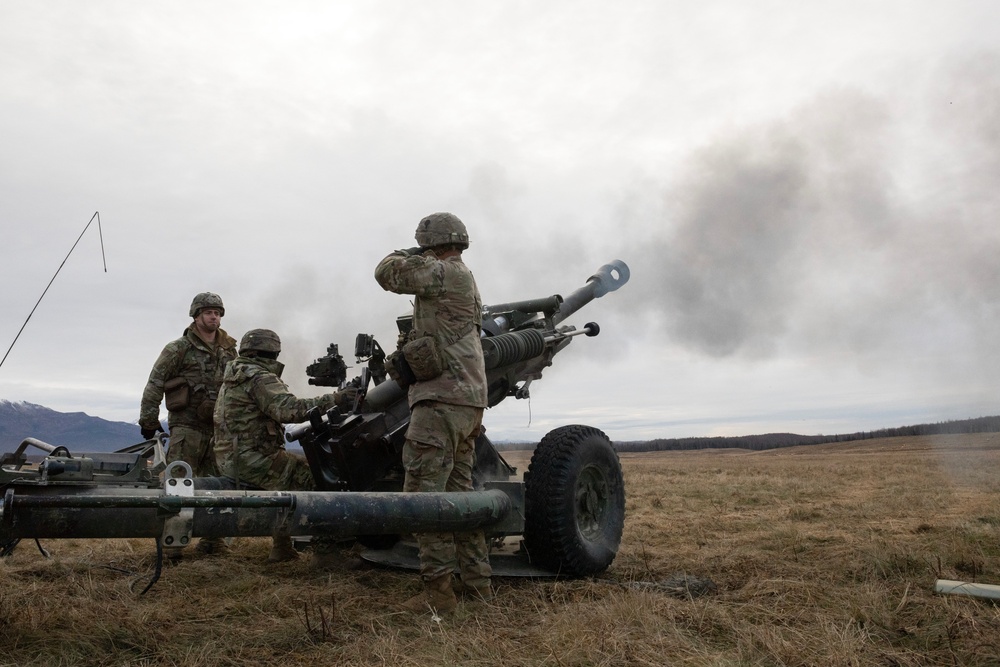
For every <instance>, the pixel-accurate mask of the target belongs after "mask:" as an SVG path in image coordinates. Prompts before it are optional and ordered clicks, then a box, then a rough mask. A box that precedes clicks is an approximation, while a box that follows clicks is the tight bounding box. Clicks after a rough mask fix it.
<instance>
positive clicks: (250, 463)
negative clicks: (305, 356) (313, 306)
mask: <svg viewBox="0 0 1000 667" xmlns="http://www.w3.org/2000/svg"><path fill="white" fill-rule="evenodd" d="M280 352H281V340H280V339H279V338H278V334H276V333H274V332H273V331H271V330H269V329H254V330H252V331H248V332H247V333H246V335H245V336H243V340H241V341H240V356H239V357H237V358H236V360H235V361H233V362H232V363H231V364H229V366H227V367H226V374H225V377H224V379H223V383H222V388H221V389H220V390H219V400H218V401H216V404H215V460H216V463H217V464H218V467H219V472H220V474H222V475H223V476H224V477H228V478H230V479H232V480H233V481H235V482H236V484H237V485H238V486H242V487H248V488H256V489H268V490H272V491H312V490H315V488H316V486H315V482H314V481H313V477H312V473H311V472H310V471H309V464H308V463H307V462H306V459H305V458H304V457H303V456H300V455H298V454H293V453H291V452H288V451H287V450H285V438H284V427H283V424H286V423H294V422H301V421H305V420H306V419H307V416H306V413H307V412H309V410H311V409H312V408H314V407H319V408H321V409H323V410H327V409H329V408H331V407H332V406H334V405H343V404H345V403H347V402H349V401H353V400H354V396H355V395H356V391H357V390H354V393H352V392H351V391H350V390H342V391H337V392H334V393H331V394H325V395H323V396H318V397H316V398H296V397H295V396H294V395H293V394H292V393H290V392H289V391H288V385H286V384H285V383H284V382H282V381H281V372H282V370H284V364H282V363H281V362H279V361H278V353H280ZM313 543H314V545H315V549H314V551H313V562H312V563H311V565H312V566H313V567H315V568H321V569H325V568H327V567H331V566H333V565H334V564H335V562H336V552H335V550H334V548H333V543H332V541H330V540H327V539H323V538H315V539H314V540H313ZM295 558H298V554H297V553H296V551H295V549H294V548H292V541H291V537H290V536H289V535H287V534H284V535H275V536H274V545H273V547H272V549H271V553H270V554H269V555H268V561H269V562H272V563H278V562H281V561H286V560H292V559H295Z"/></svg>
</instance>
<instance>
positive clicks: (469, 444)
mask: <svg viewBox="0 0 1000 667" xmlns="http://www.w3.org/2000/svg"><path fill="white" fill-rule="evenodd" d="M416 240H417V243H418V244H419V247H418V248H411V249H409V250H397V251H396V252H393V253H392V254H390V255H388V256H387V257H386V258H385V259H383V260H382V261H381V262H379V264H378V266H377V267H376V269H375V279H376V280H377V281H378V283H379V285H381V286H382V288H383V289H385V290H387V291H390V292H395V293H397V294H410V295H414V297H415V299H414V302H413V339H415V340H416V339H419V341H420V342H421V343H423V345H424V349H426V348H433V349H436V353H432V354H427V355H423V354H421V357H426V358H428V359H433V358H437V359H439V360H440V364H433V363H430V364H425V363H422V362H423V360H424V359H422V358H421V359H418V358H414V359H411V358H410V352H409V351H410V350H414V348H413V347H411V346H409V345H408V346H407V351H406V353H405V354H406V358H407V361H408V362H409V364H410V366H411V367H412V368H413V369H414V371H415V372H416V371H417V369H420V372H419V374H417V376H416V382H414V383H413V384H411V385H410V387H409V390H408V391H409V393H408V400H409V405H410V425H409V428H408V429H407V431H406V443H405V445H404V448H403V465H404V467H405V468H406V479H405V481H404V484H403V490H404V491H411V492H413V491H471V490H472V488H473V485H472V467H473V462H474V461H473V459H474V456H475V442H476V438H477V437H478V436H479V433H480V431H481V426H482V419H483V409H484V408H485V407H486V405H487V384H486V369H485V365H484V363H483V348H482V344H481V343H480V340H479V337H480V330H481V328H482V311H483V304H482V300H481V299H480V296H479V289H478V287H477V286H476V280H475V278H474V277H473V275H472V272H471V271H470V270H469V268H468V267H467V266H466V265H465V263H464V262H463V261H462V251H464V250H465V249H467V248H468V247H469V234H468V232H467V231H466V228H465V224H464V223H463V222H462V221H461V220H460V219H459V218H458V217H457V216H455V215H454V214H452V213H433V214H431V215H429V216H427V217H425V218H424V219H422V220H421V221H420V223H419V224H418V225H417V231H416ZM415 354H417V353H415ZM416 538H417V543H418V545H419V547H420V576H421V580H422V581H423V584H424V591H423V592H422V593H421V594H419V595H417V596H415V597H413V598H411V599H410V600H407V601H406V602H405V603H403V607H404V609H407V610H409V611H414V612H423V611H426V610H427V606H428V604H430V606H431V607H433V608H434V609H435V610H437V611H438V612H449V611H452V610H453V609H455V607H456V606H457V604H458V601H457V598H456V596H455V589H454V588H453V581H452V579H453V577H452V572H453V571H454V570H455V568H456V566H457V567H458V569H459V573H460V581H459V582H458V585H459V592H461V593H463V594H467V595H471V596H473V597H476V598H479V599H491V598H492V597H493V593H492V590H491V587H490V577H491V574H492V571H491V568H490V563H489V554H488V552H487V549H486V540H485V538H484V536H483V532H482V531H481V530H480V531H474V532H470V533H455V534H454V535H451V534H437V533H434V534H426V535H417V536H416Z"/></svg>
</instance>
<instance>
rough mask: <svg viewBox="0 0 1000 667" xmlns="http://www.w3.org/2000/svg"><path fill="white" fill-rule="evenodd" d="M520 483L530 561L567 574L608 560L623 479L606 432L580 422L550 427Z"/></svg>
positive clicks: (620, 518) (616, 534) (615, 540)
mask: <svg viewBox="0 0 1000 667" xmlns="http://www.w3.org/2000/svg"><path fill="white" fill-rule="evenodd" d="M524 486H525V489H524V496H525V524H524V546H525V549H526V551H527V552H528V557H529V559H530V560H531V562H532V564H534V565H538V566H540V567H543V568H545V569H548V570H552V571H553V572H556V573H558V574H561V575H565V576H571V577H580V576H586V575H591V574H597V573H599V572H603V571H604V570H606V569H607V568H608V566H610V565H611V561H613V560H614V558H615V555H616V554H617V553H618V546H619V544H621V538H622V528H623V527H624V525H625V482H624V479H623V478H622V468H621V463H620V462H619V461H618V454H617V452H615V448H614V446H613V445H612V444H611V441H610V440H609V439H608V436H606V435H604V433H602V432H601V431H599V430H598V429H596V428H592V427H590V426H580V425H574V426H563V427H561V428H557V429H555V430H553V431H551V432H549V433H548V435H546V436H545V437H544V438H542V441H541V442H540V443H538V447H536V448H535V453H534V454H533V455H532V457H531V463H530V464H529V465H528V471H527V473H525V476H524Z"/></svg>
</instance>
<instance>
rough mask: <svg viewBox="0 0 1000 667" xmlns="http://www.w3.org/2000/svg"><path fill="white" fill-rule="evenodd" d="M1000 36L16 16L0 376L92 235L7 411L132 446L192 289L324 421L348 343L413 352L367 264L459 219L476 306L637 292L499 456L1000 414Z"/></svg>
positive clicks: (680, 13)
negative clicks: (581, 290) (584, 428)
mask: <svg viewBox="0 0 1000 667" xmlns="http://www.w3.org/2000/svg"><path fill="white" fill-rule="evenodd" d="M998 26H1000V3H998V2H995V1H993V0H983V1H980V2H972V1H961V0H952V1H951V2H947V3H945V2H939V1H933V2H932V1H926V0H924V1H922V0H905V1H888V0H886V1H875V2H873V1H871V0H865V1H840V2H791V1H781V2H778V1H766V0H758V1H757V2H753V3H745V2H735V1H732V2H719V1H715V2H713V1H707V2H706V1H701V2H697V3H696V2H669V1H653V0H646V1H644V2H636V1H629V0H618V1H616V2H614V3H611V2H583V1H579V0H574V1H572V2H570V1H563V0H547V1H546V2H544V3H540V2H527V1H516V2H489V3H487V2H475V1H471V2H470V1H469V0H461V1H459V0H454V1H451V0H448V1H440V0H423V1H422V2H419V3H417V2H410V1H408V0H395V1H371V2H346V1H345V2H328V1H324V2H255V1H252V0H242V1H240V2H189V1H179V2H169V3H136V2H128V1H126V0H121V1H115V2H111V1H104V0H90V1H88V2H76V1H75V0H74V1H70V0H66V1H62V2H58V1H46V2H32V3H27V2H14V1H12V0H0V137H2V141H0V239H2V242H0V284H2V286H3V287H2V288H0V312H2V316H0V346H2V351H3V352H6V351H7V348H8V346H9V345H10V344H11V342H12V341H13V340H14V338H15V336H16V335H17V333H18V330H19V329H20V328H21V326H22V324H23V323H24V321H25V318H26V317H27V316H28V314H29V313H30V312H31V309H32V308H33V307H34V305H35V303H36V301H37V300H38V298H39V296H40V295H41V294H42V291H43V290H44V289H45V287H46V285H47V284H48V282H49V280H50V279H51V278H52V276H53V274H54V273H55V272H56V270H57V269H59V266H60V263H61V262H62V261H63V259H64V258H65V257H66V254H67V253H68V252H69V250H70V248H71V247H72V245H73V243H74V242H75V241H76V239H77V237H78V236H79V235H80V233H81V231H82V230H83V229H84V227H85V225H86V224H87V221H88V220H90V219H91V216H92V215H93V214H94V212H95V211H98V212H100V220H101V229H100V230H98V228H97V222H96V220H95V221H94V223H93V224H92V225H91V228H90V229H89V230H88V231H87V233H86V234H85V235H84V236H83V238H82V239H81V240H80V243H79V245H78V246H77V247H76V249H75V251H74V252H73V253H72V255H71V256H70V258H69V260H68V261H67V262H66V263H65V265H63V267H62V269H61V272H60V273H59V275H58V277H57V278H56V280H55V281H54V283H53V284H52V286H51V288H50V289H49V291H48V293H47V295H46V296H45V298H44V299H43V300H42V302H41V305H40V306H39V307H38V309H37V310H36V312H35V314H34V316H33V317H32V318H31V320H30V321H29V322H28V324H27V326H26V327H25V329H24V332H23V333H22V334H21V337H20V339H19V340H18V341H17V344H16V345H15V346H14V348H13V350H12V351H11V352H10V355H9V356H8V358H7V360H6V361H5V362H4V364H3V366H2V367H0V399H6V400H11V401H29V402H32V403H38V404H41V405H45V406H47V407H50V408H53V409H56V410H60V411H66V412H69V411H83V412H86V413H88V414H91V415H95V416H100V417H103V418H105V419H113V420H121V421H135V420H136V419H137V418H138V409H139V397H140V394H141V392H142V388H143V386H144V384H145V381H146V378H147V376H148V373H149V369H150V367H151V365H152V363H153V361H154V360H155V359H156V357H157V355H158V354H159V352H160V350H161V349H162V347H163V345H164V344H166V343H167V342H168V341H170V340H172V339H174V338H176V337H177V336H179V335H180V333H181V332H182V330H183V329H184V327H185V326H186V325H187V324H188V323H189V322H190V319H189V318H188V317H187V311H188V307H189V305H190V302H191V299H192V297H193V296H194V295H195V294H196V293H198V292H201V291H213V292H217V293H219V294H220V295H222V297H223V299H224V300H225V303H226V308H227V312H226V316H225V318H224V319H223V328H225V329H226V330H227V331H229V332H230V333H231V334H232V335H234V336H235V337H236V338H237V339H239V337H240V336H241V335H242V334H243V333H244V332H245V331H246V330H247V329H251V328H257V327H267V328H272V329H274V330H275V331H277V332H278V333H279V334H280V335H281V337H282V339H283V341H284V348H285V351H284V353H283V355H282V360H283V361H284V362H285V363H286V370H285V380H286V381H287V382H288V383H289V384H290V386H291V387H292V389H293V390H294V391H296V392H298V393H299V394H300V395H315V394H316V393H319V392H318V391H317V389H316V388H314V387H309V386H308V385H307V384H306V382H305V374H304V368H305V365H306V364H307V363H309V362H310V361H311V360H312V359H313V358H315V357H317V356H319V355H321V354H323V352H324V351H325V349H326V346H327V345H328V344H329V343H331V342H338V343H339V344H340V345H341V348H342V352H345V353H347V354H345V356H349V355H350V352H351V351H352V349H353V340H354V336H355V334H356V333H358V332H365V333H371V334H374V335H375V336H376V337H377V338H378V339H379V340H380V341H381V343H382V345H383V346H384V347H387V348H390V347H392V346H393V345H394V342H395V324H394V320H395V317H396V316H397V315H399V314H402V313H404V312H406V311H408V309H409V302H408V300H407V298H406V297H402V296H397V295H393V294H389V293H386V292H383V291H382V289H381V288H379V286H378V285H377V284H376V283H375V281H374V279H373V277H372V273H373V270H374V267H375V265H376V264H377V262H378V261H379V259H381V258H382V257H383V256H384V255H385V254H387V253H388V252H389V251H391V250H393V249H395V248H401V247H409V246H412V245H413V244H414V241H413V231H414V228H415V226H416V223H417V221H418V220H419V219H420V218H421V217H423V216H424V215H426V214H427V213H431V212H434V211H441V210H446V211H452V212H454V213H456V214H457V215H459V216H460V217H461V218H462V219H463V220H464V221H465V222H466V224H467V226H468V228H469V233H470V236H471V238H472V245H471V247H470V249H469V250H468V251H467V253H466V256H465V259H466V262H467V264H468V265H469V266H470V267H471V268H472V270H473V271H474V273H475V274H476V277H477V279H478V282H479V286H480V291H481V292H482V295H483V299H484V301H485V302H486V303H499V302H505V301H512V300H518V299H525V298H532V297H541V296H548V295H550V294H554V293H563V294H566V293H568V292H570V291H572V290H573V289H575V288H576V287H578V286H579V285H581V284H583V283H584V281H585V280H586V278H587V277H588V276H590V275H591V274H592V273H593V272H594V271H595V270H596V269H597V268H598V267H599V266H600V265H601V264H603V263H605V262H607V261H609V260H611V259H621V260H623V261H625V262H626V263H627V264H628V265H629V266H630V267H631V271H632V278H631V281H630V282H629V283H628V284H627V285H626V286H624V287H623V288H622V289H621V290H620V291H618V292H615V293H613V294H610V295H608V296H607V297H605V298H604V299H601V300H599V301H595V302H594V303H592V304H590V306H588V307H587V308H586V310H585V311H583V312H581V313H579V314H578V315H577V316H575V317H574V318H571V319H570V320H569V323H571V324H576V325H578V326H579V325H582V324H583V323H585V322H587V321H590V320H595V321H597V322H598V323H599V324H600V325H601V327H602V333H601V335H600V336H599V337H597V338H578V339H576V340H574V342H573V344H572V345H570V346H569V348H567V349H566V350H565V351H564V352H563V353H561V354H560V355H559V356H558V357H556V360H555V365H554V366H553V367H552V368H550V369H548V370H547V371H546V373H545V376H544V377H543V379H542V380H541V381H538V382H536V383H534V384H533V385H532V399H531V401H530V403H529V402H528V401H515V400H514V399H508V400H507V401H505V402H504V403H503V404H501V405H500V406H499V407H497V408H494V409H492V410H490V411H489V412H488V413H487V415H486V420H485V423H486V425H487V428H488V429H489V432H490V434H491V436H493V437H494V438H495V439H534V440H537V439H538V438H540V437H541V436H542V435H544V434H545V433H546V432H547V431H548V430H550V429H551V428H554V427H556V426H559V425H562V424H567V423H586V424H589V425H592V426H596V427H598V428H601V429H603V430H605V432H607V433H608V435H609V436H611V438H612V439H615V440H632V439H648V438H654V437H682V436H712V435H745V434H751V433H766V432H773V431H791V432H797V433H807V434H813V433H843V432H853V431H857V430H867V429H873V428H880V427H890V426H899V425H904V424H912V423H922V422H928V421H940V420H946V419H964V418H967V417H976V416H981V415H987V414H997V413H998V412H1000V390H998V385H1000V380H998V378H1000V352H998V345H997V342H996V338H997V334H996V332H997V331H998V329H1000V264H998V261H1000V224H998V220H997V215H996V214H997V211H998V210H1000V208H998V205H1000V187H998V184H1000V47H998V44H1000V27H998ZM99 231H100V232H101V233H100V234H99V233H98V232H99ZM102 236H103V245H104V252H105V255H106V260H107V272H105V271H104V265H103V261H102V256H101V238H102ZM137 432H138V431H137ZM30 435H32V434H25V436H30Z"/></svg>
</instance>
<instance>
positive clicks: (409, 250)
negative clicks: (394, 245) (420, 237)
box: [400, 246, 426, 255]
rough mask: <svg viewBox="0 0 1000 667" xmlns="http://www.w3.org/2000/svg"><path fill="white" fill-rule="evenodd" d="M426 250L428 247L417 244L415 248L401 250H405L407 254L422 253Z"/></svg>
mask: <svg viewBox="0 0 1000 667" xmlns="http://www.w3.org/2000/svg"><path fill="white" fill-rule="evenodd" d="M425 250H426V248H421V247H420V246H415V247H413V248H407V249H406V250H400V252H404V253H406V254H407V255H422V254H424V251H425Z"/></svg>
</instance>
